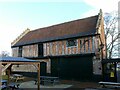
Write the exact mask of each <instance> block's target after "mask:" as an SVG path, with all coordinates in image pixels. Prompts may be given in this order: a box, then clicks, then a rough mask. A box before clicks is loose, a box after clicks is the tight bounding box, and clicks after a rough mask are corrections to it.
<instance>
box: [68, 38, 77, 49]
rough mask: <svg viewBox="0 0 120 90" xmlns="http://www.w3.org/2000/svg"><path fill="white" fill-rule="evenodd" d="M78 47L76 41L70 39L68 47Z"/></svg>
mask: <svg viewBox="0 0 120 90" xmlns="http://www.w3.org/2000/svg"><path fill="white" fill-rule="evenodd" d="M72 46H77V41H76V39H70V40H68V41H67V47H72Z"/></svg>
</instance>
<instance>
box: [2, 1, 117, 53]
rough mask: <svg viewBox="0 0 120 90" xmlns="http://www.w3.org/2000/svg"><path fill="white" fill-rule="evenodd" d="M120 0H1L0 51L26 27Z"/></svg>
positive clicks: (84, 13) (106, 7)
mask: <svg viewBox="0 0 120 90" xmlns="http://www.w3.org/2000/svg"><path fill="white" fill-rule="evenodd" d="M118 1H119V0H57V1H55V0H0V41H1V44H0V53H1V52H2V51H7V52H9V53H10V55H11V42H13V40H15V39H16V38H17V37H18V36H19V35H20V34H21V33H22V32H23V31H25V30H26V29H27V28H29V29H30V30H35V29H37V28H42V27H47V26H51V25H55V24H59V23H63V22H68V21H72V20H76V19H80V18H84V17H88V16H94V15H97V14H98V13H99V10H100V9H102V10H103V13H105V12H108V13H109V12H112V11H114V10H117V9H118Z"/></svg>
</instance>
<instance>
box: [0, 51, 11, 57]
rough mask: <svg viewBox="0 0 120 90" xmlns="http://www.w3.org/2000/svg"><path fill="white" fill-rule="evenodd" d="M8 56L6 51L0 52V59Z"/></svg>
mask: <svg viewBox="0 0 120 90" xmlns="http://www.w3.org/2000/svg"><path fill="white" fill-rule="evenodd" d="M8 56H9V52H8V51H2V52H1V53H0V57H8Z"/></svg>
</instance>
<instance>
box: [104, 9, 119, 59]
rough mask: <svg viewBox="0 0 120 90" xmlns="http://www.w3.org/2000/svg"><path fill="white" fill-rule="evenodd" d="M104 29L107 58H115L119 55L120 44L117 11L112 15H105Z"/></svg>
mask: <svg viewBox="0 0 120 90" xmlns="http://www.w3.org/2000/svg"><path fill="white" fill-rule="evenodd" d="M104 26H105V27H104V29H105V39H106V45H107V46H106V49H107V50H106V51H107V58H113V57H115V56H118V55H119V52H118V46H119V45H120V42H118V39H119V38H120V32H118V27H117V26H118V13H117V12H116V11H114V12H112V13H105V16H104Z"/></svg>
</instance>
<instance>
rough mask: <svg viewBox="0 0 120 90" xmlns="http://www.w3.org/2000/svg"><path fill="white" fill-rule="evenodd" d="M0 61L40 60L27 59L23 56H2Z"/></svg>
mask: <svg viewBox="0 0 120 90" xmlns="http://www.w3.org/2000/svg"><path fill="white" fill-rule="evenodd" d="M0 62H39V61H37V60H31V59H26V58H23V57H0Z"/></svg>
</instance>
